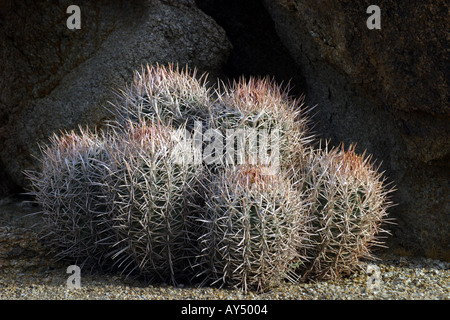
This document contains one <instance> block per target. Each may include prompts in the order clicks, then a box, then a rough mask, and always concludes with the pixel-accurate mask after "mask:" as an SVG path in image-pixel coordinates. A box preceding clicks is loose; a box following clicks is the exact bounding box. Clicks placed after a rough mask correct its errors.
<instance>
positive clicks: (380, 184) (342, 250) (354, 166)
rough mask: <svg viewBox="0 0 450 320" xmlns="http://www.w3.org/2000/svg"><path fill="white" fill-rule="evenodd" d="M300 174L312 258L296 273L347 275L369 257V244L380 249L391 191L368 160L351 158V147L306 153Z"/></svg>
mask: <svg viewBox="0 0 450 320" xmlns="http://www.w3.org/2000/svg"><path fill="white" fill-rule="evenodd" d="M302 174H303V177H302V179H303V180H302V183H303V185H302V188H303V190H304V191H305V192H306V194H307V195H308V199H309V200H308V202H309V203H310V211H311V214H312V215H313V216H314V217H315V220H314V228H315V232H316V234H317V235H316V236H315V237H314V238H313V243H314V244H313V247H312V248H313V250H312V251H311V252H310V256H311V257H312V258H311V259H310V261H309V262H308V263H307V264H306V265H304V267H303V268H301V269H300V270H298V272H299V273H300V274H303V279H319V280H320V279H332V278H338V277H341V276H346V275H349V274H351V273H353V272H354V271H355V270H357V269H358V267H359V262H360V260H361V259H373V258H374V256H373V255H372V254H371V248H372V247H373V246H381V245H382V242H381V241H380V240H381V237H380V235H382V234H383V233H388V231H386V230H384V229H383V228H384V225H383V224H384V223H387V222H389V219H388V218H387V211H386V210H387V209H388V207H390V206H391V205H392V203H391V202H390V200H389V197H388V195H389V193H390V192H391V191H392V189H391V190H387V189H386V185H385V179H384V178H383V177H382V173H378V168H374V166H373V164H372V163H371V157H370V156H369V157H366V155H365V153H364V154H362V155H358V154H356V153H355V146H351V147H350V148H349V149H348V150H347V151H345V150H344V147H343V146H341V148H335V149H331V150H329V149H328V146H327V147H326V148H325V149H324V150H316V151H314V152H311V153H310V154H309V159H308V162H307V165H306V166H305V167H304V172H303V173H302Z"/></svg>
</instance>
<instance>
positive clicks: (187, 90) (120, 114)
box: [112, 64, 211, 128]
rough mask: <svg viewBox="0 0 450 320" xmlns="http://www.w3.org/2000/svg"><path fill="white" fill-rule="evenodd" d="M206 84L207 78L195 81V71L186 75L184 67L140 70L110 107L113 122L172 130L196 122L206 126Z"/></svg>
mask: <svg viewBox="0 0 450 320" xmlns="http://www.w3.org/2000/svg"><path fill="white" fill-rule="evenodd" d="M206 84H207V74H203V75H202V76H200V77H198V76H197V70H196V69H193V71H189V70H188V68H187V66H186V67H185V68H184V69H180V68H179V67H178V65H177V66H174V65H173V64H168V65H167V66H163V65H159V64H156V65H147V66H146V67H144V66H143V67H142V70H141V72H137V71H136V72H135V73H134V77H133V81H132V83H131V85H129V86H128V87H127V88H126V89H124V90H120V91H119V92H118V94H117V96H118V97H117V99H116V100H117V101H116V102H115V103H114V104H112V105H113V113H114V115H115V117H116V122H117V123H118V124H119V125H121V124H123V123H124V121H125V122H126V121H127V120H130V119H131V120H132V121H133V122H140V121H148V120H151V121H161V122H162V123H163V124H165V125H170V124H171V125H174V126H178V125H181V124H184V123H187V126H188V128H192V127H193V123H194V122H195V121H202V122H204V123H206V122H209V114H210V110H209V108H210V104H211V101H210V95H209V89H208V88H207V86H206Z"/></svg>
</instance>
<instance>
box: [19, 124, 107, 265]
mask: <svg viewBox="0 0 450 320" xmlns="http://www.w3.org/2000/svg"><path fill="white" fill-rule="evenodd" d="M79 131H80V132H79V133H75V132H70V133H64V134H62V135H59V136H58V135H54V136H53V137H52V138H51V139H50V143H49V145H48V146H47V147H45V148H43V149H42V158H41V165H40V168H39V170H37V171H31V170H30V171H28V172H26V174H27V176H28V178H29V180H30V185H31V187H30V189H31V190H30V194H32V195H34V196H35V201H36V203H37V204H38V205H39V206H40V208H41V209H42V230H43V239H44V240H45V241H46V242H47V243H48V245H49V247H50V248H52V250H53V251H52V252H53V253H54V257H56V258H57V259H69V260H70V261H72V262H73V263H76V264H78V265H80V266H84V267H86V268H87V267H89V268H96V267H99V266H100V267H102V266H107V264H105V261H107V258H106V256H107V253H108V252H109V248H108V246H107V245H106V244H102V243H101V240H102V239H104V238H105V237H108V236H107V234H108V230H106V229H105V228H104V226H103V223H102V221H103V219H104V213H105V210H106V207H107V203H106V202H105V197H104V189H103V188H102V187H101V185H102V182H103V179H104V176H105V174H106V171H105V167H104V166H103V163H105V162H107V161H108V158H109V156H110V155H109V154H108V152H107V150H106V148H105V144H104V142H103V140H102V139H101V138H100V137H99V136H97V135H95V134H94V133H92V132H90V131H89V130H83V129H80V130H79Z"/></svg>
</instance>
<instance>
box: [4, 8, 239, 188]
mask: <svg viewBox="0 0 450 320" xmlns="http://www.w3.org/2000/svg"><path fill="white" fill-rule="evenodd" d="M71 4H72V3H70V1H13V0H9V1H2V2H1V4H0V42H1V43H2V46H1V48H0V54H1V57H2V58H1V59H0V185H1V187H0V192H2V191H3V192H4V193H5V191H7V190H13V189H14V188H15V187H17V186H19V187H23V186H24V185H25V184H26V180H25V179H24V175H23V170H24V169H30V168H34V167H35V166H36V163H37V161H36V159H35V158H33V156H38V155H39V149H38V143H40V144H43V143H45V142H46V141H47V138H48V136H49V135H51V134H52V133H54V132H59V131H60V130H71V129H76V128H77V127H78V125H82V126H85V125H89V126H91V127H94V126H97V127H99V126H101V125H102V123H103V121H104V120H105V118H106V116H107V111H106V109H105V107H106V106H107V104H108V101H112V100H113V97H114V95H113V90H116V89H119V88H120V87H122V86H124V84H125V83H126V82H129V81H131V76H132V73H133V71H134V70H139V69H140V67H141V65H142V64H147V63H160V64H164V63H169V62H170V63H178V64H179V65H180V66H185V65H186V64H188V65H189V67H190V68H193V67H197V68H198V69H199V71H200V72H204V71H208V72H210V73H212V74H215V73H218V72H220V69H221V66H222V64H223V63H224V62H225V61H226V59H227V56H228V53H229V51H230V49H231V46H230V44H229V42H228V39H227V38H226V35H225V32H224V31H223V30H222V29H221V28H220V27H219V26H218V25H217V24H216V23H215V22H214V21H213V20H212V19H211V18H210V17H208V16H207V15H205V14H204V13H203V12H202V11H200V10H199V9H198V8H197V7H196V6H195V4H194V2H193V1H191V0H184V1H168V0H167V1H163V0H161V1H159V0H151V1H145V0H140V1H133V2H129V1H124V0H122V1H114V2H111V1H106V0H105V1H79V2H78V5H79V7H80V9H81V29H79V30H69V29H68V28H67V26H66V20H67V18H68V17H69V16H70V14H67V13H66V9H67V7H68V6H69V5H71ZM16 189H17V188H16Z"/></svg>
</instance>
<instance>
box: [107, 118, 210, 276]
mask: <svg viewBox="0 0 450 320" xmlns="http://www.w3.org/2000/svg"><path fill="white" fill-rule="evenodd" d="M174 136H175V135H174V134H173V131H172V130H171V129H170V128H169V127H166V126H163V125H157V124H150V123H145V122H141V123H139V124H134V123H131V122H130V123H129V126H128V128H127V130H126V131H125V132H120V134H116V135H115V137H114V139H113V140H114V141H112V142H111V143H110V145H111V146H112V148H113V150H114V151H113V152H112V155H113V160H112V162H111V164H110V166H109V171H110V173H109V175H108V177H107V178H106V179H105V189H106V190H107V193H108V199H109V201H110V203H112V207H111V208H110V212H111V216H112V217H113V219H112V221H111V228H112V229H114V230H115V232H116V234H117V238H118V239H119V241H118V242H117V243H116V244H115V245H114V246H113V247H114V248H113V249H114V254H113V255H112V257H113V259H114V260H115V261H116V265H118V266H119V268H120V269H121V270H122V272H124V271H128V270H130V271H129V272H132V271H134V269H133V268H137V269H138V271H139V272H140V273H141V275H143V276H145V277H148V278H149V279H150V280H152V281H153V280H154V281H164V282H171V283H173V284H176V283H177V281H184V280H185V277H186V276H187V274H188V272H189V270H188V269H189V263H190V258H191V257H193V256H194V254H192V252H191V249H192V247H193V246H192V245H191V241H190V240H189V239H190V232H189V226H188V224H187V217H188V214H189V210H188V209H189V206H190V204H189V199H191V194H192V191H191V190H190V188H193V187H194V186H195V177H196V175H197V174H199V173H198V172H197V171H198V170H201V168H198V167H196V166H194V165H192V164H191V163H187V164H177V163H176V162H175V160H174V156H176V155H174V153H173V152H174V150H175V146H177V145H178V147H180V145H179V143H178V142H179V141H176V139H174ZM177 152H183V151H182V150H180V149H178V150H177ZM185 273H186V274H185Z"/></svg>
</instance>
